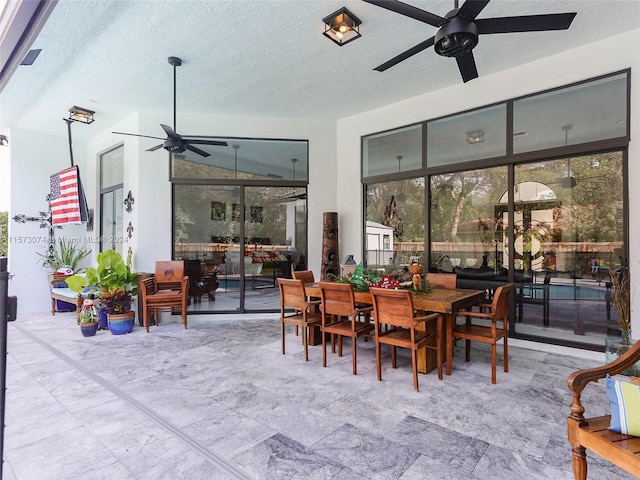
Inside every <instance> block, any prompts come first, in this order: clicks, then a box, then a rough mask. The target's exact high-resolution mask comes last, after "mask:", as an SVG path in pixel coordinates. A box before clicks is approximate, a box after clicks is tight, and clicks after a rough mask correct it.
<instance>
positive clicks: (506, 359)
mask: <svg viewBox="0 0 640 480" xmlns="http://www.w3.org/2000/svg"><path fill="white" fill-rule="evenodd" d="M503 342H504V345H503V347H502V348H503V352H504V353H503V355H504V371H505V373H506V372H508V371H509V347H508V343H507V336H506V335H505V336H504V339H503Z"/></svg>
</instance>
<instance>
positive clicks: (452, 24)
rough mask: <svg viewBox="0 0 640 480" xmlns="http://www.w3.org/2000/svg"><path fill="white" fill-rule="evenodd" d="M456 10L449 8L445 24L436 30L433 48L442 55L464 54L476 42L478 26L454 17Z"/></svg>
mask: <svg viewBox="0 0 640 480" xmlns="http://www.w3.org/2000/svg"><path fill="white" fill-rule="evenodd" d="M457 13H458V10H457V9H455V10H451V11H450V12H449V13H447V15H446V16H445V17H446V18H449V19H450V21H449V23H447V24H445V25H444V26H443V27H442V28H440V30H438V31H437V32H436V35H435V38H434V40H435V44H434V46H433V48H434V49H435V51H436V53H437V54H438V55H442V56H443V57H460V56H462V55H466V54H467V53H469V52H470V51H471V50H473V49H474V47H475V46H476V45H477V44H478V27H476V24H475V23H473V22H470V21H469V20H465V19H464V18H460V17H456V14H457Z"/></svg>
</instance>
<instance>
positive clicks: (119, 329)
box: [107, 312, 136, 335]
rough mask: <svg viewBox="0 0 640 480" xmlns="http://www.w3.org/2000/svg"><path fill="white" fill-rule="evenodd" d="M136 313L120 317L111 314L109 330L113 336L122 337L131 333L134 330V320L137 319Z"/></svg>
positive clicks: (124, 314) (108, 317) (109, 316)
mask: <svg viewBox="0 0 640 480" xmlns="http://www.w3.org/2000/svg"><path fill="white" fill-rule="evenodd" d="M135 315H136V314H135V313H134V312H129V313H123V314H120V315H112V314H109V315H108V316H107V319H108V323H109V330H110V331H111V334H112V335H122V334H125V333H131V331H132V330H133V320H134V319H135Z"/></svg>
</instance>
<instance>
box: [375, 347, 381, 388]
mask: <svg viewBox="0 0 640 480" xmlns="http://www.w3.org/2000/svg"><path fill="white" fill-rule="evenodd" d="M376 368H377V370H378V381H379V382H381V381H382V358H381V355H380V342H376Z"/></svg>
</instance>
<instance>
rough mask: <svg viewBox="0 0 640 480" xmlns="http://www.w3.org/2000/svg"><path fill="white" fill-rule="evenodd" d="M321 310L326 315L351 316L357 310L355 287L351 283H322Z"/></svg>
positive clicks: (320, 285) (320, 284)
mask: <svg viewBox="0 0 640 480" xmlns="http://www.w3.org/2000/svg"><path fill="white" fill-rule="evenodd" d="M318 286H319V287H320V300H321V309H322V312H323V313H324V314H325V315H340V316H351V315H353V312H354V311H355V309H356V301H355V298H354V295H353V285H351V284H350V283H336V282H320V283H319V284H318Z"/></svg>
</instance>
